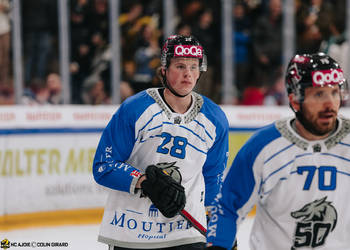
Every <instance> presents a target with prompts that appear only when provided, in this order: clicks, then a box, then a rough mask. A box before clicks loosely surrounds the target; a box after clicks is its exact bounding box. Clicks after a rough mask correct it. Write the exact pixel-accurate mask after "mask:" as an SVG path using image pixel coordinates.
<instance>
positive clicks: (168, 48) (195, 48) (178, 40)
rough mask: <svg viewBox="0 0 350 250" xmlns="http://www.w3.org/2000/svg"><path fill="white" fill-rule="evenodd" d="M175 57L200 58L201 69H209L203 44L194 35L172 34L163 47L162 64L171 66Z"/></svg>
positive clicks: (166, 66)
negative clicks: (171, 61)
mask: <svg viewBox="0 0 350 250" xmlns="http://www.w3.org/2000/svg"><path fill="white" fill-rule="evenodd" d="M174 57H193V58H198V59H199V71H201V72H202V71H207V59H206V55H205V52H204V49H203V47H202V45H201V44H200V43H199V41H198V40H197V39H196V38H195V37H194V36H182V35H172V36H169V37H168V39H167V40H166V41H165V43H164V45H163V48H162V55H161V60H160V61H161V65H162V66H163V67H165V68H168V67H169V64H170V59H171V58H174Z"/></svg>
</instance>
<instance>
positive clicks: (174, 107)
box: [93, 35, 228, 250]
mask: <svg viewBox="0 0 350 250" xmlns="http://www.w3.org/2000/svg"><path fill="white" fill-rule="evenodd" d="M203 71H206V57H205V53H204V50H203V48H202V46H201V45H200V44H199V42H198V41H197V39H196V38H194V37H192V36H190V37H184V36H179V35H176V36H171V37H169V38H168V39H167V40H166V42H165V44H164V46H163V49H162V54H161V70H160V74H161V78H162V81H163V84H164V88H151V89H148V90H145V91H143V92H140V93H138V94H136V95H134V96H132V97H130V98H129V99H127V100H125V101H124V102H123V103H122V104H121V106H120V107H119V109H118V110H117V112H116V113H115V114H114V115H113V117H112V119H111V120H110V122H109V124H108V125H107V127H106V128H105V130H104V131H103V134H102V136H101V139H100V142H99V145H98V147H97V151H96V155H95V159H94V163H93V175H94V178H95V180H96V182H97V183H99V184H100V185H103V186H105V187H107V188H109V196H108V200H107V204H106V207H105V210H104V215H103V220H102V224H101V228H100V233H99V237H98V240H99V241H101V242H103V243H106V244H108V245H109V249H114V250H118V249H163V248H166V249H170V250H171V249H174V250H176V249H181V250H190V249H204V248H205V243H206V238H205V236H203V235H202V234H201V233H199V232H198V231H197V230H196V229H195V228H194V227H192V226H191V224H190V223H188V222H187V221H186V220H185V219H184V218H183V217H182V216H181V215H179V214H178V212H179V211H180V210H182V209H183V208H185V210H186V211H187V212H189V213H190V214H191V215H192V216H193V217H194V218H195V219H196V220H197V221H199V222H200V223H201V224H202V225H204V226H205V227H206V223H207V222H206V211H205V207H206V206H208V205H210V204H211V203H212V202H213V200H214V198H215V196H216V195H217V193H218V191H219V188H220V186H221V183H222V174H223V170H224V168H225V166H226V162H227V155H228V121H227V118H226V116H225V114H224V112H223V111H222V110H221V109H220V107H219V106H218V105H216V104H215V103H213V102H212V101H210V100H209V99H208V98H206V97H204V96H201V95H199V94H197V93H195V92H193V91H192V90H193V88H194V87H195V85H196V83H197V81H198V79H199V77H200V74H201V73H202V72H203Z"/></svg>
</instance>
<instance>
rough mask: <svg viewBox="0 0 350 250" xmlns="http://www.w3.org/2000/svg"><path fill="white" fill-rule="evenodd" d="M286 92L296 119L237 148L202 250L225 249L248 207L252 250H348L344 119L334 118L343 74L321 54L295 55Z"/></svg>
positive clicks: (349, 149) (348, 129)
mask: <svg viewBox="0 0 350 250" xmlns="http://www.w3.org/2000/svg"><path fill="white" fill-rule="evenodd" d="M286 87H287V91H288V97H289V102H290V107H291V108H292V110H293V111H294V112H295V117H291V118H287V119H282V120H278V121H276V122H274V123H273V124H271V125H268V126H266V127H264V128H262V129H260V130H259V131H257V132H256V133H255V134H254V135H253V136H252V137H251V138H250V139H249V140H248V141H247V142H246V143H245V145H244V146H243V147H242V148H241V149H240V151H239V153H238V154H237V156H236V157H235V160H234V162H233V164H232V167H231V168H230V170H229V173H228V175H227V177H226V178H225V180H224V183H223V187H222V190H221V192H220V194H219V195H218V198H217V199H216V201H217V203H216V205H215V206H214V209H213V216H212V218H211V221H210V222H209V225H208V233H207V241H208V246H211V247H208V249H230V248H231V246H232V244H233V242H234V239H235V237H236V233H237V228H238V226H239V224H240V223H241V222H242V221H243V220H244V218H245V217H246V215H247V213H248V212H249V211H250V210H251V209H252V207H253V206H254V205H256V207H257V210H256V216H255V220H254V224H253V228H252V231H251V235H250V242H249V243H250V247H251V249H252V250H281V249H294V250H298V249H318V250H325V249H327V250H346V249H349V247H350V238H349V230H350V214H349V205H348V202H347V200H346V199H347V197H348V190H349V189H350V135H349V133H350V120H348V119H346V118H343V117H341V116H338V111H339V107H340V105H341V102H342V100H343V99H344V98H345V97H346V94H347V82H346V81H345V79H344V77H343V72H342V69H341V68H340V66H339V64H338V63H337V62H335V61H334V60H333V59H332V58H331V57H329V56H327V55H325V54H322V53H319V54H305V55H296V56H295V57H294V58H293V59H292V60H291V61H290V63H289V66H288V68H287V74H286ZM238 243H239V242H238ZM238 249H239V245H238Z"/></svg>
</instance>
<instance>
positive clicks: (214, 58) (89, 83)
mask: <svg viewBox="0 0 350 250" xmlns="http://www.w3.org/2000/svg"><path fill="white" fill-rule="evenodd" d="M57 1H58V0H50V1H47V0H22V1H21V5H22V6H21V10H22V16H21V17H22V29H23V41H24V42H23V45H24V46H23V49H24V54H23V55H24V57H23V59H24V85H25V86H24V87H25V88H26V89H25V93H24V96H23V100H25V102H26V103H28V104H31V105H38V104H61V103H62V93H61V92H62V90H61V89H62V85H61V81H60V79H59V75H58V74H55V73H52V74H48V72H57V71H58V63H57V62H58V60H57V54H55V53H57V51H58V49H57V48H56V47H57V28H58V25H57V22H58V17H57ZM10 3H11V1H9V0H0V104H10V103H13V102H14V93H13V83H12V81H13V80H12V76H11V63H10V55H11V54H10V53H11V52H10V24H11V22H10V21H11V20H10V19H9V18H10V15H9V11H10V10H11V7H10ZM69 3H70V15H69V17H70V38H71V40H70V55H71V58H70V72H71V79H70V82H71V86H70V87H71V94H72V96H71V100H72V103H73V104H92V105H97V104H108V103H110V102H111V100H110V99H111V95H112V93H111V89H112V86H111V84H112V83H111V79H110V74H111V69H110V67H111V63H110V61H111V58H112V55H111V47H110V44H109V13H108V12H109V8H108V7H109V6H108V3H109V1H108V0H71V1H69ZM220 4H221V2H220ZM220 4H219V2H217V1H210V0H177V1H175V17H174V22H175V27H176V28H175V32H176V33H177V34H182V35H194V36H196V37H197V38H198V39H199V40H200V41H201V43H202V44H203V46H205V48H206V55H207V59H208V71H207V72H206V73H205V74H203V75H202V77H201V79H200V81H199V84H198V85H197V87H196V91H197V92H199V93H201V94H204V95H206V96H208V97H210V98H211V99H212V100H214V101H215V102H216V103H218V104H221V99H222V91H224V89H223V88H222V71H221V70H222V55H223V54H222V53H223V52H222V51H221V44H222V43H221V36H222V24H221V21H222V16H221V15H222V12H221V9H220V8H219V5H220ZM281 4H282V1H281V0H236V1H235V2H234V6H233V12H232V13H233V22H234V24H233V26H234V31H233V34H232V41H233V44H234V54H233V55H234V63H235V64H234V67H235V70H234V72H235V79H234V83H235V86H234V87H235V89H236V90H237V96H236V97H235V98H234V100H236V99H237V100H238V101H237V102H233V103H235V104H236V103H237V104H242V105H286V102H285V96H284V91H283V89H284V85H283V79H282V78H281V72H282V71H283V69H282V9H281ZM345 4H346V1H345V0H339V1H331V0H305V1H304V0H295V15H296V18H295V21H296V32H297V33H296V51H297V52H298V53H304V52H307V53H312V52H316V51H323V52H325V53H328V54H330V55H331V56H332V57H334V58H335V59H336V60H337V61H339V62H340V64H342V67H343V68H344V70H345V73H346V75H348V74H349V73H350V72H346V71H347V68H348V66H347V65H348V63H349V62H348V58H347V54H348V50H349V49H348V46H349V45H348V41H347V35H346V33H345V24H346V18H345V17H346V8H345ZM163 7H164V6H163V1H161V0H143V1H141V0H130V1H122V2H121V6H120V15H119V18H118V22H119V24H120V29H121V46H122V48H121V52H122V53H121V63H122V69H121V70H122V75H121V80H122V82H121V84H120V96H121V99H122V100H125V98H127V97H128V96H130V95H133V94H135V93H137V92H139V91H142V90H144V89H146V88H149V87H153V86H160V85H161V82H160V81H159V78H158V77H157V73H156V69H157V68H158V66H159V53H160V44H162V42H163V39H164V34H163V32H164V31H163V22H164V15H163Z"/></svg>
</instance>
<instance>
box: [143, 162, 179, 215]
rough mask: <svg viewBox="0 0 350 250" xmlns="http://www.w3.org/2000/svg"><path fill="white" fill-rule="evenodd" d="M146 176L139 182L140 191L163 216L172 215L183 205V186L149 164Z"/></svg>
mask: <svg viewBox="0 0 350 250" xmlns="http://www.w3.org/2000/svg"><path fill="white" fill-rule="evenodd" d="M146 177H147V178H146V180H144V181H143V182H142V183H141V189H142V192H143V194H144V195H146V196H148V197H149V198H150V199H151V201H152V202H153V204H154V205H155V206H156V207H157V208H158V209H159V211H160V212H161V213H162V214H163V215H164V216H165V217H167V218H171V217H174V216H175V215H176V214H177V213H178V212H179V211H180V210H182V209H183V208H184V207H185V204H186V195H185V188H184V187H183V186H182V185H181V184H179V183H177V182H176V181H175V180H174V179H173V178H171V177H170V176H169V175H167V174H166V173H165V172H163V170H162V169H160V168H158V167H156V166H155V165H150V166H148V167H147V168H146Z"/></svg>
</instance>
